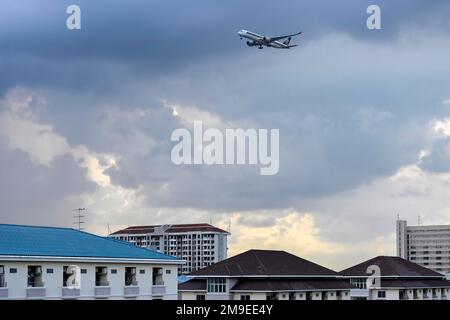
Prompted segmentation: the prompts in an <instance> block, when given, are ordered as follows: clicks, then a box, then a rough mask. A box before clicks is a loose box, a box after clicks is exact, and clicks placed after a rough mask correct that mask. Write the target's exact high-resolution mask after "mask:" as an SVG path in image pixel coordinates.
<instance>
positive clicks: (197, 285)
mask: <svg viewBox="0 0 450 320" xmlns="http://www.w3.org/2000/svg"><path fill="white" fill-rule="evenodd" d="M178 290H179V291H183V290H185V291H206V279H191V280H188V281H186V282H183V283H180V284H179V285H178Z"/></svg>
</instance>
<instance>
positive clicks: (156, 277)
mask: <svg viewBox="0 0 450 320" xmlns="http://www.w3.org/2000/svg"><path fill="white" fill-rule="evenodd" d="M152 281H153V282H152V283H153V285H154V286H163V285H164V279H163V268H159V267H158V268H153V270H152Z"/></svg>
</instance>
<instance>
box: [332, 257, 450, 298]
mask: <svg viewBox="0 0 450 320" xmlns="http://www.w3.org/2000/svg"><path fill="white" fill-rule="evenodd" d="M374 266H376V267H377V268H378V270H379V271H380V273H379V274H376V275H375V277H373V278H371V280H370V281H369V286H368V284H367V282H368V281H367V279H368V277H369V276H370V275H372V274H373V271H372V270H374ZM339 274H340V275H341V276H343V277H344V278H345V279H347V280H348V281H349V283H350V284H351V285H352V286H354V287H355V288H353V289H352V290H351V298H352V300H450V281H447V280H445V276H444V275H442V274H440V273H438V272H436V271H433V270H430V269H427V268H425V267H422V266H420V265H418V264H416V263H413V262H411V261H408V260H405V259H403V258H400V257H388V256H379V257H375V258H373V259H370V260H367V261H364V262H362V263H360V264H357V265H355V266H353V267H350V268H348V269H345V270H343V271H341V272H339Z"/></svg>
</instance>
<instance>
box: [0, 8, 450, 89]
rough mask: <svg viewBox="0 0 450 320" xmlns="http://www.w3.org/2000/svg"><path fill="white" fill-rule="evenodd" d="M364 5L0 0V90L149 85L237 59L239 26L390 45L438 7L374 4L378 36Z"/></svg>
mask: <svg viewBox="0 0 450 320" xmlns="http://www.w3.org/2000/svg"><path fill="white" fill-rule="evenodd" d="M73 3H75V4H77V5H79V6H80V7H81V9H82V30H81V31H68V30H67V29H66V28H65V20H66V18H67V15H66V13H65V9H66V8H67V6H68V5H69V4H73ZM370 3H371V2H370V1H365V0H363V1H360V0H343V1H325V0H321V1H295V2H294V1H267V0H266V1H260V0H258V1H256V0H254V1H253V0H252V1H241V0H239V1H238V0H232V1H226V2H224V1H205V0H191V1H186V0H179V1H178V0H177V1H143V0H142V1H127V2H126V3H124V2H123V1H113V0H108V1H85V0H83V1H75V2H74V1H49V0H47V1H45V0H44V1H42V0H41V1H37V0H35V1H33V0H29V1H3V2H2V10H1V11H0V41H1V43H2V46H1V49H0V57H1V60H0V73H1V74H2V77H1V78H0V90H2V91H4V90H5V88H8V87H11V86H16V85H22V86H39V87H42V86H44V87H63V88H65V89H66V90H75V91H76V90H80V89H83V90H89V89H92V87H95V88H101V89H102V88H103V89H110V90H114V88H115V87H117V86H120V85H121V83H122V81H123V80H125V79H126V78H128V77H130V78H131V77H132V78H133V79H137V78H139V77H143V78H152V77H155V76H157V75H161V74H164V73H168V72H173V71H174V70H177V69H179V68H182V67H184V66H186V65H188V64H192V63H195V62H198V61H201V60H204V59H208V58H209V57H217V56H227V55H230V54H231V55H239V54H241V53H242V52H243V47H242V45H240V44H239V42H238V41H236V39H237V35H236V31H237V30H239V29H242V28H247V29H251V30H255V31H258V32H261V33H265V34H282V33H286V32H292V31H297V30H299V29H301V30H303V31H304V32H305V36H304V38H303V39H304V40H302V41H305V42H308V41H310V40H312V39H315V38H316V37H317V36H320V35H322V34H325V33H329V32H346V33H349V34H352V35H353V36H355V37H360V38H362V37H364V38H365V39H368V40H370V39H378V38H392V37H395V36H396V34H397V32H398V29H399V28H400V27H401V26H403V25H404V24H421V22H422V20H423V21H430V17H432V18H433V21H440V20H442V12H445V11H446V9H448V3H447V1H433V2H430V1H425V0H416V1H406V0H405V1H386V0H384V1H381V0H380V1H377V4H379V5H380V6H382V8H383V28H384V29H383V30H382V31H380V32H378V33H372V34H368V32H367V29H366V28H365V19H366V14H365V9H366V8H367V6H368V4H370ZM443 18H444V19H445V18H446V17H445V15H444V16H443ZM447 20H448V19H446V20H443V21H447ZM447 27H448V25H447ZM244 49H245V48H244ZM124 69H126V70H127V71H128V74H127V73H125V74H124V73H123V71H124ZM130 73H131V74H132V76H130Z"/></svg>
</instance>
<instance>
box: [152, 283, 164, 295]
mask: <svg viewBox="0 0 450 320" xmlns="http://www.w3.org/2000/svg"><path fill="white" fill-rule="evenodd" d="M165 294H166V286H165V285H164V283H162V284H157V285H154V286H152V295H154V296H163V295H165Z"/></svg>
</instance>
